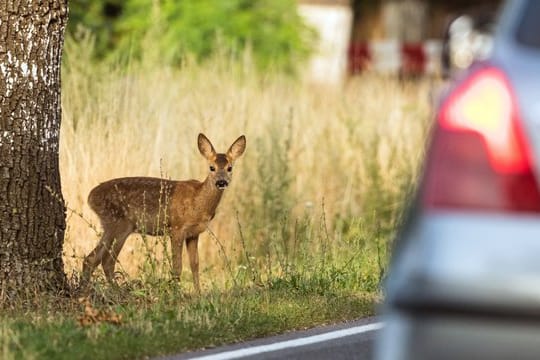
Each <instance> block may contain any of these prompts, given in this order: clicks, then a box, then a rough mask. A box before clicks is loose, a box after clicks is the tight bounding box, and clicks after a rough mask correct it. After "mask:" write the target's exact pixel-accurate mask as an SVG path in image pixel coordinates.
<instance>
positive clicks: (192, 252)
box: [186, 235, 201, 294]
mask: <svg viewBox="0 0 540 360" xmlns="http://www.w3.org/2000/svg"><path fill="white" fill-rule="evenodd" d="M198 242H199V236H198V235H197V236H193V237H190V238H188V239H187V240H186V247H187V252H188V255H189V265H190V267H191V274H192V275H193V285H194V286H195V290H197V292H198V293H199V294H200V293H201V287H200V284H199V251H198V249H197V245H198Z"/></svg>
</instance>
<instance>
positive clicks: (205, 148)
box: [197, 133, 216, 160]
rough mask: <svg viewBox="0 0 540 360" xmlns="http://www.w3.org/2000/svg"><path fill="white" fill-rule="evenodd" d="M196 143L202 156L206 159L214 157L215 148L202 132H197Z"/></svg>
mask: <svg viewBox="0 0 540 360" xmlns="http://www.w3.org/2000/svg"><path fill="white" fill-rule="evenodd" d="M197 145H198V146H199V151H200V152H201V154H202V156H204V157H205V158H206V159H207V160H212V159H213V158H215V157H216V150H214V147H213V146H212V143H211V142H210V140H208V138H207V137H206V136H204V134H202V133H201V134H199V137H198V138H197Z"/></svg>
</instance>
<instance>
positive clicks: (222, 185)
mask: <svg viewBox="0 0 540 360" xmlns="http://www.w3.org/2000/svg"><path fill="white" fill-rule="evenodd" d="M228 185H229V183H228V182H227V180H218V181H216V187H217V188H218V189H220V190H223V189H225V188H226V187H227V186H228Z"/></svg>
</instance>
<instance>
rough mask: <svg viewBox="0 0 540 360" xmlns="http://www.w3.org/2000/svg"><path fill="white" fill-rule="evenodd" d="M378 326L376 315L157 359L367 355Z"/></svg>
mask: <svg viewBox="0 0 540 360" xmlns="http://www.w3.org/2000/svg"><path fill="white" fill-rule="evenodd" d="M381 326H382V323H381V321H380V319H378V318H376V317H372V318H366V319H360V320H356V321H351V322H347V323H342V324H338V325H331V326H324V327H317V328H314V329H310V330H305V331H296V332H290V333H287V334H283V335H278V336H272V337H269V338H264V339H257V340H253V341H248V342H244V343H239V344H234V345H228V346H223V347H219V348H214V349H209V350H203V351H198V352H190V353H184V354H179V355H174V356H167V357H162V358H160V359H159V360H185V359H193V360H228V359H244V360H253V359H257V360H261V359H262V360H270V359H272V360H274V359H293V360H301V359H309V360H323V359H332V360H341V359H343V360H345V359H371V358H372V353H373V341H374V338H375V336H376V334H377V330H378V329H379V328H380V327H381Z"/></svg>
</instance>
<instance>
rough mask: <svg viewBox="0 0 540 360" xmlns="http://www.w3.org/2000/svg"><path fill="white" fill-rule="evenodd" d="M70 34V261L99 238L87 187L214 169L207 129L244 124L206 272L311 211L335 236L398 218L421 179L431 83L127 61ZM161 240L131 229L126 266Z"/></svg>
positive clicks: (276, 237) (206, 252)
mask: <svg viewBox="0 0 540 360" xmlns="http://www.w3.org/2000/svg"><path fill="white" fill-rule="evenodd" d="M66 47H67V48H66V53H67V56H66V62H65V65H64V74H63V84H62V91H63V99H62V102H63V123H62V134H61V152H60V156H61V165H60V167H61V176H62V183H63V195H64V197H65V199H66V201H67V204H68V207H69V208H70V211H69V213H68V231H67V235H66V241H65V262H66V267H67V269H68V271H70V270H77V269H80V267H81V262H82V258H83V256H84V255H85V254H87V253H88V252H89V251H90V250H91V249H92V248H93V247H94V246H95V244H96V242H97V241H98V233H97V232H99V231H100V226H99V223H98V222H97V218H96V216H95V215H94V214H93V213H92V211H91V210H90V208H89V207H88V204H87V201H86V199H87V194H88V193H89V191H90V190H91V189H92V188H93V187H94V186H96V185H97V184H99V183H100V182H102V181H105V180H107V179H110V178H115V177H123V176H164V177H168V178H172V179H189V178H195V179H200V180H203V179H204V177H205V175H206V172H207V166H206V163H205V160H204V158H203V157H202V156H201V155H200V154H199V152H198V150H197V146H196V138H197V134H198V133H199V132H203V133H205V134H206V135H207V136H208V137H209V138H210V139H211V140H212V141H213V143H214V146H215V147H216V149H217V150H218V151H224V150H226V149H227V147H228V146H229V145H230V143H231V142H232V141H233V140H234V139H236V138H237V137H238V136H239V135H240V134H245V135H246V137H247V150H246V153H245V154H244V156H243V157H242V158H240V159H239V160H238V161H237V165H236V166H235V170H234V174H233V182H232V184H231V186H230V187H229V188H228V189H227V190H226V192H225V195H224V198H223V200H222V203H221V204H220V206H219V208H218V213H217V216H216V218H215V219H214V220H213V221H212V223H211V225H210V228H211V230H212V233H213V234H214V235H215V236H213V235H210V234H209V233H208V232H207V233H205V234H203V235H202V238H201V241H200V242H199V254H200V258H201V269H202V280H203V282H204V281H206V282H208V281H213V280H212V279H215V278H219V277H222V276H224V275H223V271H222V270H223V269H226V265H227V261H229V262H230V264H228V266H229V267H230V266H237V265H238V264H239V263H241V262H242V261H244V262H245V261H246V259H247V261H248V262H249V259H250V258H251V260H252V261H254V262H257V261H259V260H260V261H264V259H265V255H264V251H265V250H264V249H265V246H266V248H267V251H272V248H273V246H274V245H275V244H273V243H272V242H279V241H284V242H287V241H289V242H291V241H295V240H294V239H296V235H295V234H297V232H298V228H299V225H298V224H299V223H300V222H299V221H300V220H302V219H312V220H309V221H307V222H304V224H309V226H312V227H316V228H317V229H319V230H321V229H322V231H323V233H325V234H326V235H325V236H327V237H328V238H329V239H331V240H332V241H334V240H336V239H337V240H339V239H342V238H347V239H345V240H344V241H349V242H350V241H351V237H354V236H355V235H354V233H351V226H353V225H354V224H356V225H354V226H356V228H357V230H358V229H360V228H362V226H364V227H365V226H371V225H370V224H371V223H369V224H368V225H366V222H365V221H363V220H362V219H368V220H366V221H367V222H376V223H377V224H376V226H375V227H381V226H383V227H384V226H388V227H392V226H394V225H395V222H396V217H397V216H398V215H397V214H398V213H399V209H400V208H401V207H402V205H403V199H404V196H405V194H406V192H407V191H408V190H410V188H411V187H412V186H414V182H415V179H416V174H417V171H418V170H417V167H418V166H417V164H418V162H419V159H420V157H421V156H422V149H423V146H424V144H423V141H424V135H425V132H426V120H427V118H428V108H429V104H428V91H429V84H427V83H426V82H414V83H413V82H411V83H400V82H398V81H397V80H395V79H391V78H385V77H378V76H376V75H373V74H366V75H364V76H361V77H358V78H354V79H351V80H350V81H349V82H348V83H347V84H346V85H345V86H343V87H341V88H328V87H324V86H313V85H310V84H308V83H304V82H301V81H298V80H295V79H291V78H287V77H282V76H280V75H278V74H260V73H257V72H256V71H255V70H254V68H253V67H252V66H250V65H249V61H245V62H244V63H243V64H234V63H232V62H229V61H228V59H226V58H224V57H217V58H216V59H215V60H211V61H209V62H208V63H206V64H205V65H198V64H196V63H193V62H190V61H189V60H186V62H185V64H184V65H183V66H182V67H181V68H179V69H172V68H168V67H161V66H159V65H158V64H157V63H149V62H143V63H142V64H138V65H136V66H135V65H132V66H129V67H128V68H123V67H115V66H110V65H96V64H94V63H93V62H92V61H91V59H90V58H91V56H90V55H91V54H90V53H89V52H88V51H87V50H85V49H87V48H91V44H84V43H83V44H78V45H77V44H73V43H68V44H67V46H66ZM298 219H300V220H298ZM351 224H353V225H351ZM385 224H386V225H385ZM358 231H360V230H358ZM278 233H279V234H278ZM367 236H368V237H369V236H370V235H369V234H368V235H367ZM374 236H377V235H376V234H375V235H374ZM291 239H292V240H291ZM308 240H309V239H308ZM308 240H306V241H308ZM327 240H328V239H327ZM337 240H336V241H337ZM374 240H375V239H374ZM386 240H387V239H385V241H386ZM156 241H157V242H158V247H159V244H160V240H155V239H147V238H141V236H138V235H132V236H131V237H130V238H129V239H128V242H127V244H126V246H125V248H124V250H123V252H122V254H121V256H120V263H121V266H120V267H118V266H117V268H120V269H123V270H125V271H126V272H127V273H128V274H130V275H131V276H136V275H137V274H138V273H139V272H140V270H141V268H142V267H143V266H144V263H145V259H146V258H147V256H148V251H147V246H148V242H150V243H153V242H156ZM218 241H219V243H220V244H221V245H223V247H224V249H225V255H223V254H222V253H221V252H220V244H218ZM246 243H247V244H246ZM150 245H151V246H150V247H151V248H152V246H153V245H152V244H150ZM335 245H336V244H335V243H331V244H330V245H328V243H327V245H324V242H321V241H315V240H313V244H311V245H309V244H308V245H307V246H308V247H309V246H313V247H319V248H320V247H321V246H335ZM280 246H281V245H280ZM292 246H293V245H291V248H292ZM246 248H247V249H248V251H249V254H248V256H247V257H246V256H245V255H246ZM284 248H285V250H284V252H287V251H288V250H287V245H285V246H284ZM282 249H283V247H282ZM289 250H290V249H289ZM276 251H277V250H276ZM347 251H350V249H348V250H347ZM151 255H152V256H153V254H151ZM287 256H288V255H287ZM266 257H268V256H267V255H266ZM242 259H244V260H242ZM261 259H262V260H261ZM231 264H232V265H231ZM205 279H206V280H205Z"/></svg>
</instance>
